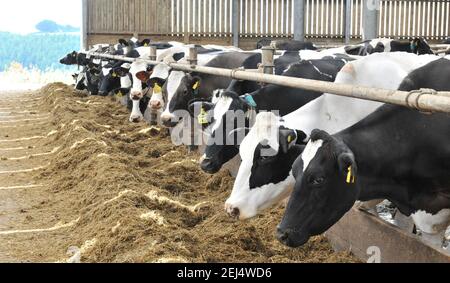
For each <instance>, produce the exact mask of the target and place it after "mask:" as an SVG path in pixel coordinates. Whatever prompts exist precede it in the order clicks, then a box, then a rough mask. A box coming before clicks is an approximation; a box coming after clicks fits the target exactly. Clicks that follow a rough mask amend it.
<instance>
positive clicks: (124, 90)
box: [114, 88, 129, 97]
mask: <svg viewBox="0 0 450 283" xmlns="http://www.w3.org/2000/svg"><path fill="white" fill-rule="evenodd" d="M128 92H129V89H127V88H118V89H115V90H114V95H116V96H118V97H123V96H126V95H128Z"/></svg>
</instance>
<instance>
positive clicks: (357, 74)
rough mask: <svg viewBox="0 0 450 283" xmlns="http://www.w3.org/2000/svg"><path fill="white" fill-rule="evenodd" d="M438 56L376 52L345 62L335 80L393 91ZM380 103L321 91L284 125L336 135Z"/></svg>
mask: <svg viewBox="0 0 450 283" xmlns="http://www.w3.org/2000/svg"><path fill="white" fill-rule="evenodd" d="M437 59H439V57H437V56H434V55H420V56H419V55H415V54H411V53H404V52H395V53H375V54H372V55H370V56H367V57H363V58H361V59H360V60H357V61H354V62H350V63H348V64H347V65H346V66H344V68H342V70H341V71H340V72H339V74H338V75H337V77H336V81H335V82H336V83H341V84H349V85H358V86H366V87H379V88H384V89H391V90H395V89H397V88H398V87H399V85H400V83H401V82H402V81H403V79H404V78H405V77H406V76H407V75H408V74H409V73H410V72H411V71H413V70H415V69H417V68H420V67H422V66H424V65H426V64H428V63H430V62H432V61H434V60H437ZM381 105H382V103H379V102H373V101H369V100H362V99H355V98H351V97H343V96H337V95H333V94H324V95H322V96H321V97H319V98H317V99H315V100H314V101H311V102H310V103H308V104H306V105H305V106H304V107H302V108H301V109H299V110H297V111H295V112H293V113H291V114H289V115H287V116H286V117H284V118H285V121H286V126H287V127H289V128H292V129H298V130H301V131H303V132H304V133H305V134H306V135H308V136H309V134H310V133H311V132H312V130H314V129H321V130H324V131H326V132H328V133H330V134H335V133H337V132H339V131H342V130H344V129H346V128H348V127H350V126H352V125H354V124H355V123H357V122H359V121H360V120H362V119H364V118H365V117H367V116H368V115H370V114H371V113H372V112H374V111H375V110H376V109H377V108H379V107H380V106H381Z"/></svg>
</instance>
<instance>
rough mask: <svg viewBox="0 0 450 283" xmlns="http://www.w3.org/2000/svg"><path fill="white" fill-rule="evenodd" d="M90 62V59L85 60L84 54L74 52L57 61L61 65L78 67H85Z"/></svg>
mask: <svg viewBox="0 0 450 283" xmlns="http://www.w3.org/2000/svg"><path fill="white" fill-rule="evenodd" d="M91 62H92V61H91V60H90V59H87V56H86V54H84V53H78V52H76V51H73V52H71V53H69V54H67V55H66V56H65V57H64V58H62V59H61V60H59V63H61V64H63V65H78V66H87V65H88V64H89V63H91Z"/></svg>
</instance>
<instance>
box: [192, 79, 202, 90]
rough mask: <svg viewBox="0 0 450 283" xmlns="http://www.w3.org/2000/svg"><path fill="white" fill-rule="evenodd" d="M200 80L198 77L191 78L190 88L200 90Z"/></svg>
mask: <svg viewBox="0 0 450 283" xmlns="http://www.w3.org/2000/svg"><path fill="white" fill-rule="evenodd" d="M200 83H201V79H200V78H199V77H193V78H192V80H191V88H192V90H194V91H197V90H198V89H199V88H200Z"/></svg>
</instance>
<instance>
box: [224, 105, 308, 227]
mask: <svg viewBox="0 0 450 283" xmlns="http://www.w3.org/2000/svg"><path fill="white" fill-rule="evenodd" d="M282 124H283V122H282V121H281V119H280V118H279V117H277V116H276V115H274V114H273V113H260V114H258V116H257V118H256V123H255V126H254V127H253V128H252V129H251V130H250V132H249V133H248V135H247V136H246V137H245V139H244V140H243V142H242V144H241V147H240V154H241V158H242V163H241V166H240V168H239V173H238V176H237V178H236V181H235V183H234V187H233V191H232V193H231V196H230V198H229V199H228V200H227V201H226V203H225V210H226V212H227V213H228V214H229V215H230V216H232V217H238V218H239V219H241V220H244V219H248V218H251V217H254V216H256V215H257V214H259V213H261V212H262V211H263V210H265V209H268V208H270V207H272V206H273V205H275V204H277V203H279V202H280V201H281V200H283V199H285V198H287V197H288V196H289V194H290V192H291V191H292V187H293V185H294V183H295V180H294V177H293V176H292V172H291V171H292V164H293V163H294V161H295V159H296V158H297V157H298V156H299V155H300V153H301V151H302V149H303V146H302V145H300V143H301V141H302V140H303V139H304V138H305V137H306V136H305V135H304V134H303V133H301V132H298V131H296V130H291V129H288V128H286V127H284V126H283V125H282Z"/></svg>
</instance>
